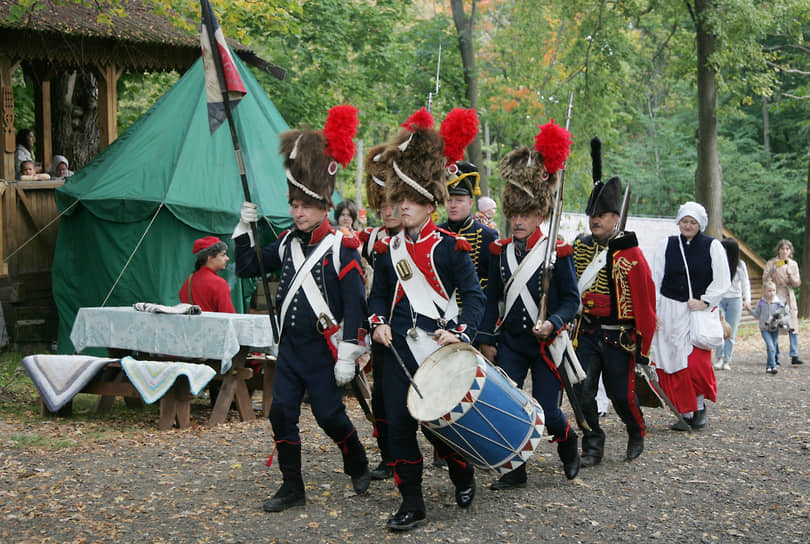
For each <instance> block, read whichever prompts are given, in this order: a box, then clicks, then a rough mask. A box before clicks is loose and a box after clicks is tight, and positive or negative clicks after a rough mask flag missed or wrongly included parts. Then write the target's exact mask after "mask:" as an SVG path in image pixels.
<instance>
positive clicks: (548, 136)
mask: <svg viewBox="0 0 810 544" xmlns="http://www.w3.org/2000/svg"><path fill="white" fill-rule="evenodd" d="M538 126H539V127H540V132H538V133H537V136H535V137H534V149H535V151H539V152H540V154H541V155H542V156H543V165H544V166H545V167H546V170H547V171H548V173H549V174H553V173H554V172H556V171H557V170H560V169H561V168H562V167H563V164H565V161H566V159H567V158H568V152H569V151H570V149H571V133H570V132H568V130H566V129H565V127H561V126H559V125H555V124H554V119H552V120H551V121H550V122H548V123H546V124H545V125H538Z"/></svg>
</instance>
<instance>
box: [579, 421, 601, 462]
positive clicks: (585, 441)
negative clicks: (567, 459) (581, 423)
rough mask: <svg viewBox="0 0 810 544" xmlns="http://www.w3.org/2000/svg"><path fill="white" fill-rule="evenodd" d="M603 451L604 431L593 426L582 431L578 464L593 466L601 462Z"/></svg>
mask: <svg viewBox="0 0 810 544" xmlns="http://www.w3.org/2000/svg"><path fill="white" fill-rule="evenodd" d="M604 452H605V432H604V431H603V430H602V429H598V428H595V429H593V430H591V431H583V432H582V456H581V459H580V466H583V467H586V468H587V467H593V466H596V465H598V464H599V463H601V462H602V456H603V455H604Z"/></svg>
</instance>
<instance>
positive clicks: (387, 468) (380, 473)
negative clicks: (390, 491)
mask: <svg viewBox="0 0 810 544" xmlns="http://www.w3.org/2000/svg"><path fill="white" fill-rule="evenodd" d="M393 475H394V467H392V466H391V465H389V464H388V463H387V462H385V461H380V464H379V465H377V468H375V469H374V470H372V471H371V479H372V480H387V479H388V478H391V477H392V476H393Z"/></svg>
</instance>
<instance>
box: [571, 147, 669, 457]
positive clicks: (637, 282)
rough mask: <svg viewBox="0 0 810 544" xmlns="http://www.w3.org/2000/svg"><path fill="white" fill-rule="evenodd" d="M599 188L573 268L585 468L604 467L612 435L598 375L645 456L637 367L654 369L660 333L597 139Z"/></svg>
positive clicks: (647, 280)
mask: <svg viewBox="0 0 810 544" xmlns="http://www.w3.org/2000/svg"><path fill="white" fill-rule="evenodd" d="M591 156H592V159H593V180H594V186H593V190H592V191H591V196H590V198H589V199H588V206H587V208H586V210H585V213H586V214H587V215H588V226H589V228H590V231H591V232H590V234H586V235H584V236H581V237H579V238H577V239H576V240H575V241H574V267H575V268H576V272H577V278H578V279H579V291H580V295H581V297H582V312H581V315H580V319H579V322H578V326H577V331H576V332H577V334H576V339H575V341H576V346H577V348H576V353H577V358H578V359H579V361H580V363H581V364H582V367H583V368H584V370H585V373H586V378H585V381H583V382H582V383H579V384H577V385H575V386H574V390H575V391H576V393H577V396H578V397H579V402H580V406H582V412H583V415H584V416H585V421H587V423H588V426H589V427H590V428H591V429H590V430H587V429H582V466H583V467H591V466H594V465H598V464H599V463H600V462H602V456H603V455H604V449H605V432H604V431H603V430H602V429H601V428H600V426H599V414H598V408H597V404H596V394H597V391H598V388H599V376H600V375H601V376H602V380H603V381H604V384H605V391H606V392H607V396H608V398H609V399H610V401H611V403H612V404H613V408H614V409H615V410H616V413H617V414H618V416H619V417H620V418H621V420H622V422H623V423H624V425H625V428H626V429H627V435H628V440H627V454H626V459H627V460H628V461H632V460H633V459H635V458H637V457H638V456H639V455H641V453H642V451H644V435H645V433H646V431H645V425H644V416H643V415H642V413H641V407H640V406H639V402H638V397H637V396H636V391H635V367H636V362H639V363H642V364H649V353H650V345H651V343H652V337H653V334H654V333H655V327H656V317H655V284H654V283H653V279H652V273H651V272H650V267H649V265H648V264H647V260H646V259H645V258H644V254H643V253H641V249H640V248H639V247H638V240H637V239H636V235H635V233H633V232H621V233H619V232H618V231H617V230H616V227H617V224H618V221H619V216H620V214H621V208H622V186H621V181H620V180H619V178H618V177H612V178H610V179H609V180H608V181H607V182H603V181H602V158H601V143H600V142H599V139H598V138H594V139H593V140H591Z"/></svg>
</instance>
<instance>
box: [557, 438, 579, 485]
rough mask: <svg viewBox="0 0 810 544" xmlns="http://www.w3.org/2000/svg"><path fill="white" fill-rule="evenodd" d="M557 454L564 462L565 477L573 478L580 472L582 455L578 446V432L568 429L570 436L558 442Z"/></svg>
mask: <svg viewBox="0 0 810 544" xmlns="http://www.w3.org/2000/svg"><path fill="white" fill-rule="evenodd" d="M557 454H558V455H559V456H560V461H562V463H563V472H564V473H565V477H566V478H568V479H569V480H573V479H574V478H576V477H577V474H579V467H580V463H581V460H580V457H579V448H578V447H577V433H576V432H574V430H573V429H568V436H567V437H566V439H565V440H561V441H559V442H557Z"/></svg>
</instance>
